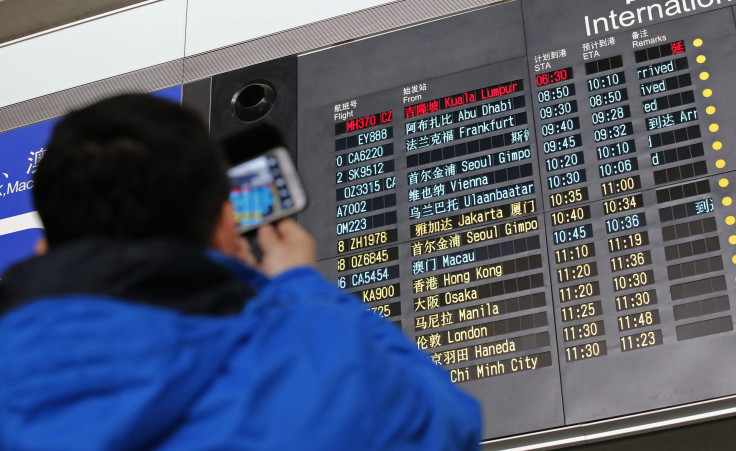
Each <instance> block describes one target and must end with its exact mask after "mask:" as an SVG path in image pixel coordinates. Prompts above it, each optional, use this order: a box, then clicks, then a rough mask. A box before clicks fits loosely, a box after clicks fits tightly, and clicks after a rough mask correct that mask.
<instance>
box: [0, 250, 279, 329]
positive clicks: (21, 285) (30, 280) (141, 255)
mask: <svg viewBox="0 0 736 451" xmlns="http://www.w3.org/2000/svg"><path fill="white" fill-rule="evenodd" d="M265 282H266V279H265V277H264V276H262V275H261V274H259V273H257V272H256V271H254V270H252V269H250V268H247V267H245V266H243V265H241V264H239V263H238V262H236V261H234V260H232V259H229V258H228V257H226V256H224V255H222V254H219V253H217V252H215V251H212V250H208V249H206V248H203V247H200V246H195V245H191V244H188V243H183V242H179V241H173V240H168V239H150V240H145V241H121V240H114V239H109V238H90V239H84V240H79V241H76V242H73V243H70V244H66V245H63V246H59V247H58V248H54V249H53V250H51V251H50V252H49V253H47V254H46V255H43V256H40V257H33V258H31V259H29V260H26V261H24V262H21V263H19V264H16V265H14V266H12V267H11V268H9V269H8V270H7V271H6V272H5V274H4V275H3V279H2V281H0V315H4V314H5V313H7V312H8V311H10V310H12V309H14V308H16V307H19V306H21V305H24V304H26V303H28V302H31V301H33V300H36V299H40V298H49V297H55V296H58V295H68V294H92V295H100V296H104V297H112V298H117V299H123V300H129V301H132V302H139V303H145V304H152V305H156V306H159V307H163V308H168V309H173V310H177V311H179V312H182V313H187V314H204V315H230V314H235V313H238V312H240V311H241V310H242V309H243V306H244V304H245V301H246V300H247V299H248V298H250V297H252V296H253V295H254V294H255V292H256V291H257V290H258V289H259V288H260V287H261V286H262V285H263V284H264V283H265Z"/></svg>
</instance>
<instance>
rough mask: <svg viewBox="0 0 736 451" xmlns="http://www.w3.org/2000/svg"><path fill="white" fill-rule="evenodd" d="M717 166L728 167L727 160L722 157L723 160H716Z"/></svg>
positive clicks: (719, 167)
mask: <svg viewBox="0 0 736 451" xmlns="http://www.w3.org/2000/svg"><path fill="white" fill-rule="evenodd" d="M716 167H717V168H718V169H723V168H725V167H726V160H723V159H721V160H718V161H716Z"/></svg>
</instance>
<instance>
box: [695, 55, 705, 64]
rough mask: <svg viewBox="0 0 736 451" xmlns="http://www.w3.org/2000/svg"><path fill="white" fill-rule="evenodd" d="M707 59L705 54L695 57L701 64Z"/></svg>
mask: <svg viewBox="0 0 736 451" xmlns="http://www.w3.org/2000/svg"><path fill="white" fill-rule="evenodd" d="M705 60H706V58H705V55H698V57H697V58H695V61H697V62H699V63H700V64H703V63H704V62H705Z"/></svg>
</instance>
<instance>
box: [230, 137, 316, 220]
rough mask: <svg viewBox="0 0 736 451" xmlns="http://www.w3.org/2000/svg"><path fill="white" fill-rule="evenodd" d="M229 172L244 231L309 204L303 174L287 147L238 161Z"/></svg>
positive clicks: (295, 211) (231, 196) (299, 209)
mask: <svg viewBox="0 0 736 451" xmlns="http://www.w3.org/2000/svg"><path fill="white" fill-rule="evenodd" d="M227 175H228V177H229V178H230V201H231V202H232V204H233V207H235V221H236V223H237V225H238V231H239V232H240V233H241V234H244V233H246V232H248V231H250V230H253V229H255V228H257V227H258V226H259V225H260V224H262V223H264V222H273V221H277V220H279V219H281V218H284V217H286V216H290V215H292V214H294V213H297V212H299V211H301V210H303V209H304V207H306V206H307V195H306V192H305V191H304V188H303V186H302V183H301V180H300V179H299V174H298V173H297V172H296V168H295V167H294V163H293V161H292V159H291V156H290V155H289V151H287V150H286V148H284V147H276V148H274V149H271V150H268V151H267V152H265V153H263V154H261V155H259V156H257V157H255V158H252V159H249V160H246V161H243V162H241V163H238V164H236V165H235V166H233V167H232V168H230V169H229V170H228V171H227Z"/></svg>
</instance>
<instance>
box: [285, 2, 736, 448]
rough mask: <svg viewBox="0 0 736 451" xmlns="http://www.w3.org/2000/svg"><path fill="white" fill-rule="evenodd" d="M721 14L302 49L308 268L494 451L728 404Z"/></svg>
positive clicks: (597, 18)
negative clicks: (457, 390) (408, 347)
mask: <svg viewBox="0 0 736 451" xmlns="http://www.w3.org/2000/svg"><path fill="white" fill-rule="evenodd" d="M735 53H736V22H735V21H734V11H733V9H732V8H731V7H730V6H729V2H728V1H726V0H722V1H715V0H709V1H704V0H697V1H696V0H670V1H666V2H665V1H659V2H657V1H651V0H650V1H645V0H609V1H597V2H590V1H583V0H565V1H562V0H521V1H517V2H510V3H504V4H501V5H498V6H493V7H488V8H485V9H481V10H477V11H473V12H470V13H467V14H463V15H459V16H455V17H452V18H448V19H444V20H440V21H435V22H431V23H427V24H424V25H420V26H416V27H412V28H408V29H405V30H400V31H397V32H394V33H389V34H385V35H381V36H377V37H374V38H371V39H366V40H363V41H358V42H354V43H349V44H346V45H343V46H339V47H335V48H331V49H328V50H325V51H321V52H316V53H313V54H309V55H304V56H302V57H300V58H299V62H298V90H299V102H298V105H299V107H298V109H299V111H298V128H299V132H298V135H299V142H298V153H297V158H298V161H297V163H298V166H299V170H300V172H301V173H302V175H303V176H304V178H305V185H306V188H307V191H308V193H309V196H310V203H311V204H310V208H309V209H308V210H307V211H305V212H304V213H303V214H301V215H300V216H299V220H300V222H301V223H302V224H304V225H305V226H306V227H307V228H308V229H309V230H310V231H311V232H312V233H313V234H314V235H315V237H316V239H317V243H318V249H319V260H320V266H321V269H322V270H323V272H324V273H325V274H327V275H328V277H330V278H332V279H333V280H335V281H336V282H337V283H338V284H339V285H340V287H342V288H343V289H345V290H346V291H349V292H352V293H355V294H356V296H358V298H359V299H361V300H362V301H363V302H364V303H365V305H366V308H367V309H370V310H372V311H374V312H376V314H379V315H381V316H383V317H385V318H386V319H387V320H388V321H391V322H393V323H395V324H396V325H397V327H400V328H401V329H402V330H403V331H404V332H405V333H406V334H407V335H408V336H409V337H410V338H411V339H412V340H413V341H414V342H415V343H416V345H417V347H418V348H419V349H422V350H425V351H426V352H427V353H428V355H429V358H431V359H432V360H433V361H434V362H435V363H436V364H437V365H441V366H443V367H444V368H446V369H447V371H448V372H449V374H450V377H451V378H452V380H453V381H454V382H456V383H457V384H459V385H460V386H461V387H463V388H464V389H466V390H467V391H469V392H470V393H472V394H473V395H474V396H476V397H477V398H478V399H479V400H480V402H481V404H482V405H483V410H484V428H485V430H484V437H485V438H494V437H501V436H509V435H514V434H519V433H523V432H530V431H537V430H543V429H549V428H555V427H561V426H565V425H573V424H579V423H584V422H589V421H594V420H600V419H605V418H612V417H618V416H622V415H627V414H633V413H638V412H643V411H651V410H656V409H660V408H665V407H670V406H675V405H681V404H685V403H691V402H696V401H701V400H706V399H713V398H718V397H723V396H728V395H734V394H736V378H734V377H733V374H736V359H734V353H735V352H736V351H734V349H736V346H735V345H736V334H734V330H733V329H734V315H733V309H732V306H731V303H732V302H734V298H733V293H734V292H735V291H736V290H735V288H736V206H734V205H733V197H734V194H735V193H736V191H735V190H734V189H733V187H734V186H735V185H734V184H736V178H735V177H734V173H733V171H734V170H735V169H736V158H735V157H734V154H733V151H731V150H729V149H730V146H729V145H730V144H731V143H733V142H736V139H734V138H736V134H735V133H734V130H733V127H731V126H730V125H731V123H732V122H733V120H734V118H735V117H736V109H735V107H734V103H735V102H733V101H732V99H731V98H730V97H731V96H732V95H733V94H732V93H733V92H736V81H734V77H732V73H733V71H734V63H733V62H732V61H733V57H734V54H735Z"/></svg>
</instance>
